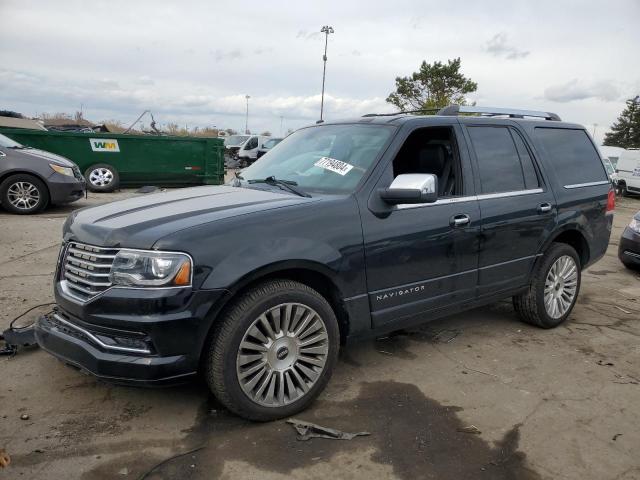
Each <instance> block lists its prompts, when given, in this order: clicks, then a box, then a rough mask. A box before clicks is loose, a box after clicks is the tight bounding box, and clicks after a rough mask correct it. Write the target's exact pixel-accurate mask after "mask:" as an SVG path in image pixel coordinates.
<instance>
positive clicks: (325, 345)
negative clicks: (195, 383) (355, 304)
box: [206, 280, 340, 421]
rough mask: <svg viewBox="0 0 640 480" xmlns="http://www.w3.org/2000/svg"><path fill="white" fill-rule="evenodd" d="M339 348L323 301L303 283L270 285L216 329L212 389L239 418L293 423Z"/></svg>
mask: <svg viewBox="0 0 640 480" xmlns="http://www.w3.org/2000/svg"><path fill="white" fill-rule="evenodd" d="M339 342H340V334H339V329H338V322H337V320H336V317H335V314H334V312H333V310H332V308H331V306H330V305H329V303H328V302H327V301H326V300H325V299H324V297H322V296H321V295H320V294H319V293H318V292H316V291H315V290H313V289H311V288H309V287H308V286H306V285H304V284H301V283H298V282H294V281H290V280H272V281H268V282H265V283H263V284H261V285H258V286H257V287H254V288H253V289H251V290H250V291H248V292H247V293H245V294H243V295H242V296H241V297H240V298H239V299H238V300H237V301H236V302H235V303H234V304H233V305H232V306H231V308H230V309H229V310H228V311H227V313H226V315H225V316H224V318H222V319H221V321H220V324H219V325H217V328H216V330H215V331H214V335H213V338H212V340H211V344H210V346H209V352H208V356H207V369H206V376H207V382H208V384H209V387H210V388H211V390H212V392H213V393H214V395H215V396H216V398H217V399H218V400H219V401H220V402H221V403H222V404H223V405H225V407H227V408H228V409H229V410H231V411H232V412H234V413H236V414H237V415H239V416H241V417H244V418H247V419H249V420H257V421H268V420H275V419H278V418H283V417H288V416H291V415H293V414H295V413H298V412H300V411H301V410H304V409H305V408H306V407H307V406H308V405H310V404H311V402H313V400H314V399H315V398H316V397H317V396H318V395H319V394H320V392H322V390H323V389H324V387H325V386H326V384H327V382H328V381H329V378H330V377H331V373H332V371H333V368H334V366H335V364H336V361H337V358H338V349H339Z"/></svg>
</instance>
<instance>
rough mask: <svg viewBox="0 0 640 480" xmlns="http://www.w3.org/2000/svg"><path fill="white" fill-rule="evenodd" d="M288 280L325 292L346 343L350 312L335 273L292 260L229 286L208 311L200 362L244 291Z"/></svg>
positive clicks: (264, 268)
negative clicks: (217, 330) (216, 328)
mask: <svg viewBox="0 0 640 480" xmlns="http://www.w3.org/2000/svg"><path fill="white" fill-rule="evenodd" d="M275 279H284V280H293V281H296V282H299V283H302V284H304V285H307V286H308V287H310V288H312V289H314V290H316V291H317V292H318V293H319V294H320V295H322V296H323V297H324V298H325V299H326V300H327V302H329V305H330V306H331V308H332V309H333V311H334V313H335V315H336V318H337V320H338V328H339V330H340V341H341V343H344V342H345V340H346V338H347V336H348V334H349V325H350V320H349V314H348V312H347V309H346V308H345V307H344V304H343V301H342V299H343V298H344V296H343V295H342V292H341V289H340V287H339V286H338V284H337V282H336V281H335V274H334V273H333V272H332V271H331V270H330V269H329V268H328V267H326V266H325V265H323V264H321V263H318V262H313V261H308V260H288V261H282V262H275V263H272V264H269V265H264V266H262V267H260V268H257V269H255V270H253V271H251V272H249V273H248V274H246V275H244V276H243V277H241V278H239V279H238V280H237V281H236V282H235V283H234V284H233V285H232V286H231V287H230V288H229V289H228V293H227V295H225V296H224V297H223V298H222V299H221V300H220V301H219V302H217V304H216V305H214V306H213V307H212V308H211V309H210V310H209V312H208V314H207V317H208V318H210V322H209V324H208V326H207V334H206V335H205V337H204V339H203V342H202V345H201V347H200V365H201V367H202V362H203V360H204V357H205V355H203V353H204V352H205V349H206V348H207V345H208V344H209V342H210V340H211V336H212V335H213V332H214V329H215V325H216V324H217V322H218V320H219V319H220V318H221V317H222V316H224V314H225V310H227V309H228V308H229V307H230V306H231V305H232V304H233V302H234V300H235V299H237V298H238V296H239V295H242V294H243V293H244V292H246V291H248V290H250V289H251V288H253V287H254V286H256V285H258V284H260V283H263V282H266V281H268V280H275Z"/></svg>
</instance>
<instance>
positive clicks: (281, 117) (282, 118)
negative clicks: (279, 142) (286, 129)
mask: <svg viewBox="0 0 640 480" xmlns="http://www.w3.org/2000/svg"><path fill="white" fill-rule="evenodd" d="M282 120H284V117H283V116H282V115H280V136H281V137H282Z"/></svg>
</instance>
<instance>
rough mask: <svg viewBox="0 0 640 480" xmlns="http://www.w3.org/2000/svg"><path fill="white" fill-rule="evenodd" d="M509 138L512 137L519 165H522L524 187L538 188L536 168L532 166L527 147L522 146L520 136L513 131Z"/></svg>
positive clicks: (522, 142) (522, 141)
mask: <svg viewBox="0 0 640 480" xmlns="http://www.w3.org/2000/svg"><path fill="white" fill-rule="evenodd" d="M511 136H512V137H513V141H514V142H516V149H517V150H518V155H519V156H520V164H521V165H522V174H523V175H524V185H525V187H526V188H527V189H532V188H538V187H539V186H540V180H539V179H538V174H537V173H536V167H535V166H534V164H533V159H532V158H531V155H530V154H529V150H528V149H527V146H526V145H525V144H524V140H523V139H522V137H521V136H520V134H519V133H518V132H516V131H514V130H511Z"/></svg>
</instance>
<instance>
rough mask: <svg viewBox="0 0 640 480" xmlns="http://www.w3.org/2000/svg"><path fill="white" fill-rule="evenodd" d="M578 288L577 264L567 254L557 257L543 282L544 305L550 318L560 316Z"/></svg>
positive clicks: (565, 311)
mask: <svg viewBox="0 0 640 480" xmlns="http://www.w3.org/2000/svg"><path fill="white" fill-rule="evenodd" d="M577 289H578V266H577V265H576V262H575V260H574V259H573V258H572V257H570V256H569V255H563V256H561V257H559V258H558V259H557V260H556V261H555V262H554V263H553V265H551V268H550V269H549V273H547V278H546V280H545V282H544V306H545V309H546V310H547V314H548V315H549V316H550V317H551V318H560V317H562V316H563V315H564V314H565V313H567V311H569V309H570V308H571V305H572V304H573V300H574V298H575V296H576V291H577Z"/></svg>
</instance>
